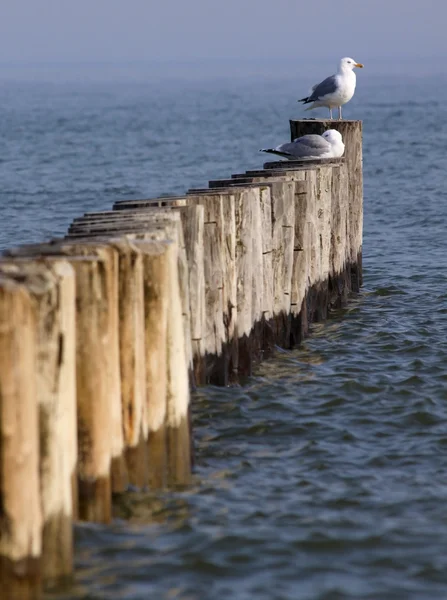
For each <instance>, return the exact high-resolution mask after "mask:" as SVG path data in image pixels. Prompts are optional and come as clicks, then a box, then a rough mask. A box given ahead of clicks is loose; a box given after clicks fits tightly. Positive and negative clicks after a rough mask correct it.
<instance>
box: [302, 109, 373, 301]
mask: <svg viewBox="0 0 447 600" xmlns="http://www.w3.org/2000/svg"><path fill="white" fill-rule="evenodd" d="M327 129H336V130H337V131H339V132H340V133H341V135H342V137H343V142H344V144H345V153H344V157H345V168H346V177H347V185H348V190H349V196H348V197H349V231H348V232H347V235H348V236H349V241H350V246H351V247H350V251H349V266H350V269H351V285H352V290H353V291H359V289H360V286H361V284H362V237H363V174H362V164H363V157H362V121H345V120H342V121H336V120H334V121H332V120H327V119H315V120H314V119H312V120H305V119H304V120H299V121H290V131H291V137H292V139H295V138H296V137H300V136H302V135H306V134H308V133H317V134H320V135H321V134H322V133H323V132H324V131H326V130H327Z"/></svg>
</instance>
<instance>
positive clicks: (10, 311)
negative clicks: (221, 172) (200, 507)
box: [0, 121, 362, 599]
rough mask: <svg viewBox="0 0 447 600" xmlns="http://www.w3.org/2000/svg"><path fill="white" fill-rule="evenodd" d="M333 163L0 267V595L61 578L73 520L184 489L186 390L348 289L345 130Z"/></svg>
mask: <svg viewBox="0 0 447 600" xmlns="http://www.w3.org/2000/svg"><path fill="white" fill-rule="evenodd" d="M329 124H330V126H332V127H333V126H336V128H337V129H339V130H340V131H341V133H342V135H343V137H344V140H345V144H346V156H345V158H343V159H337V160H326V161H311V162H307V163H303V162H301V163H287V164H286V163H284V162H280V163H268V164H266V165H265V168H264V169H263V170H259V171H251V172H250V171H249V172H247V173H244V174H236V175H233V176H232V177H231V179H228V180H220V181H212V182H210V185H209V188H206V189H198V190H191V191H190V192H189V193H188V194H186V195H184V196H181V197H175V198H172V197H171V198H157V199H151V200H130V201H120V202H117V203H116V204H115V205H114V207H113V210H111V211H105V212H100V213H88V214H86V215H84V216H83V217H81V218H79V219H75V220H74V221H73V223H72V224H71V226H70V228H69V231H68V234H67V236H66V237H65V238H63V239H58V240H53V241H51V242H47V243H44V244H34V245H28V246H19V247H17V248H14V249H12V250H9V251H7V252H6V253H5V254H4V256H3V258H2V259H1V261H0V436H1V438H0V580H1V582H2V584H1V590H0V598H8V599H13V598H20V599H21V598H38V597H39V596H40V593H41V589H42V585H46V586H52V585H56V584H60V583H61V582H63V581H64V580H65V579H66V578H69V577H70V576H71V575H72V572H73V523H74V522H75V521H76V520H79V519H80V520H87V521H94V522H101V523H107V522H109V521H110V519H111V518H112V496H113V494H120V493H124V492H125V491H126V489H127V487H128V485H129V484H132V485H133V486H138V487H140V488H142V487H150V488H152V489H160V488H165V487H172V486H185V485H188V483H189V482H190V478H191V466H192V462H193V451H192V447H193V444H192V435H191V421H190V390H191V388H193V387H194V386H195V385H202V384H206V383H211V384H218V385H227V384H231V383H234V382H237V381H240V380H241V378H242V377H245V376H247V375H250V374H251V373H252V369H253V365H255V364H256V363H257V362H258V361H259V360H261V359H262V358H265V357H267V356H269V355H270V354H271V352H272V350H273V349H274V347H275V346H276V345H279V346H282V347H285V348H290V347H293V346H295V345H296V344H297V343H299V342H300V341H301V340H302V338H303V337H304V336H305V335H306V334H307V330H308V325H309V323H310V322H312V321H315V320H319V319H322V318H325V317H326V316H327V313H328V310H330V309H331V308H332V307H335V306H340V305H342V304H343V302H344V301H345V300H346V298H347V296H348V294H349V293H350V292H351V291H356V290H358V288H359V286H360V283H361V245H362V163H361V160H362V158H361V123H359V122H353V121H341V122H337V123H336V125H334V123H333V122H327V121H295V122H292V123H291V126H292V137H297V135H302V134H303V133H310V132H314V131H316V132H322V131H323V130H324V129H326V128H328V126H329Z"/></svg>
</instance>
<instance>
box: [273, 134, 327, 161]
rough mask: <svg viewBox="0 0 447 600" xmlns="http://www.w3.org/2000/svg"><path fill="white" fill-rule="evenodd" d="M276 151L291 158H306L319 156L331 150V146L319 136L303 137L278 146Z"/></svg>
mask: <svg viewBox="0 0 447 600" xmlns="http://www.w3.org/2000/svg"><path fill="white" fill-rule="evenodd" d="M276 150H279V151H280V152H283V153H284V154H287V155H288V156H292V157H293V158H307V157H309V156H314V157H315V156H317V157H318V156H321V155H322V154H326V153H327V152H329V151H330V150H331V145H330V144H329V142H327V141H326V140H325V139H324V138H322V137H321V135H312V134H309V135H303V137H300V138H297V139H296V140H295V141H293V142H290V143H288V144H282V145H281V146H278V148H276Z"/></svg>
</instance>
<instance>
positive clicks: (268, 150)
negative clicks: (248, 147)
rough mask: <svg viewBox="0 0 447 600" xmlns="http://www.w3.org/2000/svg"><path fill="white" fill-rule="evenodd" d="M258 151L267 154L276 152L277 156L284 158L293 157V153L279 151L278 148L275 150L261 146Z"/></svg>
mask: <svg viewBox="0 0 447 600" xmlns="http://www.w3.org/2000/svg"><path fill="white" fill-rule="evenodd" d="M259 152H267V153H268V154H276V155H277V156H283V157H285V158H290V157H292V158H293V154H290V152H280V151H279V150H275V148H261V150H259Z"/></svg>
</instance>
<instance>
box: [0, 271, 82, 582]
mask: <svg viewBox="0 0 447 600" xmlns="http://www.w3.org/2000/svg"><path fill="white" fill-rule="evenodd" d="M0 273H1V274H2V276H8V277H9V278H11V279H14V280H16V281H17V282H21V283H23V284H24V285H26V287H27V289H28V291H29V293H30V295H31V297H32V300H33V309H34V312H35V320H36V325H37V399H38V406H39V435H40V440H41V444H40V457H39V463H40V491H41V498H42V513H43V521H44V523H43V525H44V526H43V550H42V569H43V577H44V580H45V585H46V586H47V587H51V586H53V585H58V584H59V583H61V582H63V581H64V580H65V579H66V578H68V577H70V576H71V575H72V569H73V532H72V521H73V518H76V517H77V482H76V462H77V425H76V360H75V356H76V346H75V339H76V337H75V336H76V332H75V277H74V271H73V269H72V267H71V266H70V264H69V263H68V262H67V261H65V260H54V261H51V260H50V261H49V260H43V261H31V260H9V261H1V262H0Z"/></svg>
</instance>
